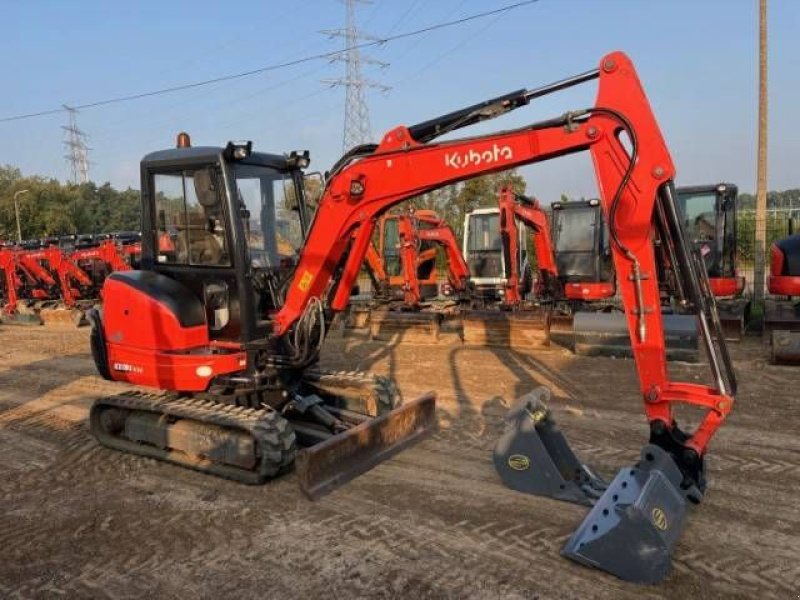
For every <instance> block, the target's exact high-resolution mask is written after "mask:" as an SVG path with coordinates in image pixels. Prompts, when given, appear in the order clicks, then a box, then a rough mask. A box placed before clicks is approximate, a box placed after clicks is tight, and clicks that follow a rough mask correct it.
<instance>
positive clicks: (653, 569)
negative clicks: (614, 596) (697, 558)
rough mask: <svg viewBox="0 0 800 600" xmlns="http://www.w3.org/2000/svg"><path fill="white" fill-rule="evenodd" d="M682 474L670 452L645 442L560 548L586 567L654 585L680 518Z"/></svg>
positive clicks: (683, 513) (678, 531)
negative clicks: (637, 456)
mask: <svg viewBox="0 0 800 600" xmlns="http://www.w3.org/2000/svg"><path fill="white" fill-rule="evenodd" d="M682 479H683V477H682V475H681V472H680V470H679V469H678V467H677V466H676V465H675V463H674V462H673V460H672V458H671V457H670V455H669V454H668V453H667V452H665V451H664V450H662V449H661V448H660V447H658V446H654V445H647V446H645V447H644V449H643V450H642V458H641V461H640V462H639V463H637V465H636V466H634V467H629V468H626V469H622V470H621V471H620V472H619V473H618V474H617V476H616V477H615V478H614V480H613V481H612V482H611V484H610V485H609V486H608V489H607V490H606V492H605V494H603V496H602V497H601V498H600V499H599V500H598V501H597V502H596V503H595V505H594V507H593V508H592V510H591V511H589V514H588V515H587V516H586V518H585V519H584V520H583V522H582V523H581V524H580V526H579V527H578V529H576V530H575V532H574V533H573V534H572V537H570V539H569V541H567V543H566V545H565V546H564V548H563V549H562V551H561V554H562V555H563V556H566V557H567V558H570V559H572V560H574V561H577V562H579V563H581V564H584V565H586V566H590V567H594V568H597V569H601V570H603V571H607V572H609V573H611V574H613V575H616V576H617V577H619V578H620V579H624V580H626V581H632V582H635V583H658V582H659V581H661V580H663V579H664V577H666V575H667V574H668V573H669V570H670V567H671V564H672V558H671V557H672V551H673V548H674V547H675V544H676V543H677V541H678V538H679V537H680V534H681V531H682V530H683V527H684V524H685V520H686V510H687V502H686V500H685V497H684V493H683V492H682V491H681V489H680V484H681V481H682Z"/></svg>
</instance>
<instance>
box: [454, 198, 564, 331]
mask: <svg viewBox="0 0 800 600" xmlns="http://www.w3.org/2000/svg"><path fill="white" fill-rule="evenodd" d="M528 231H530V235H531V240H532V242H533V248H534V252H535V254H536V265H537V272H538V275H537V277H535V278H534V276H533V272H532V270H531V266H530V262H529V258H530V257H528V255H527V240H526V239H525V235H526V234H527V232H528ZM463 247H464V250H463V252H464V256H465V257H466V258H467V264H468V265H469V268H470V274H471V277H470V284H471V285H470V293H471V299H470V304H471V306H470V310H464V311H462V323H463V335H464V341H465V342H466V343H468V344H486V345H499V346H531V345H534V346H536V345H540V344H547V343H548V342H549V336H548V333H549V316H550V311H549V308H550V306H551V305H552V301H553V300H554V299H555V298H558V297H560V296H561V291H560V285H559V281H558V278H557V277H558V273H557V271H556V262H555V256H554V254H553V246H552V243H551V241H550V227H549V224H548V220H547V215H546V214H545V212H544V210H543V209H542V207H541V206H540V205H539V202H538V201H537V200H535V199H533V198H528V197H527V196H523V195H521V194H515V193H514V189H513V188H512V187H511V186H504V187H503V188H502V189H501V190H500V193H499V195H498V206H497V208H479V209H476V210H473V211H471V212H470V213H468V214H467V215H466V217H465V219H464V244H463ZM534 280H535V285H534ZM531 292H533V294H534V297H535V301H534V302H532V301H529V300H528V299H527V298H526V296H527V295H528V294H529V293H531ZM542 303H544V304H546V305H547V309H543V308H542Z"/></svg>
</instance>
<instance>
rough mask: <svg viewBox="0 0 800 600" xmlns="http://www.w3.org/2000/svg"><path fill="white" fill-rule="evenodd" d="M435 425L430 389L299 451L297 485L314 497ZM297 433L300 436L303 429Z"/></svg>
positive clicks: (433, 397)
mask: <svg viewBox="0 0 800 600" xmlns="http://www.w3.org/2000/svg"><path fill="white" fill-rule="evenodd" d="M331 412H334V411H333V410H331ZM347 413H348V411H344V410H341V411H336V412H335V414H336V415H337V417H339V418H341V419H342V420H345V419H346V417H347V416H348V415H347ZM351 414H353V413H351ZM435 425H436V394H434V393H432V392H429V393H427V394H425V395H423V396H421V397H419V398H417V399H416V400H413V401H412V402H409V403H406V404H403V405H402V406H399V407H398V408H395V409H394V410H392V411H390V412H387V413H384V414H382V415H381V416H379V417H375V418H372V419H365V420H362V421H361V422H360V423H359V424H358V425H355V426H354V427H351V428H350V429H347V430H346V431H344V432H342V433H339V434H337V435H335V436H332V437H330V438H328V439H327V440H325V441H323V442H320V443H318V444H315V445H313V446H310V447H308V448H304V449H303V450H301V451H300V452H298V454H297V458H296V460H295V469H296V470H297V475H298V479H299V482H300V488H301V489H302V490H303V492H304V493H305V494H306V495H307V496H308V497H309V498H310V499H312V500H316V499H317V498H319V497H321V496H323V495H325V494H327V493H328V492H330V491H332V490H334V489H335V488H337V487H338V486H340V485H342V484H344V483H347V482H348V481H350V480H351V479H353V478H354V477H357V476H358V475H360V474H361V473H364V472H365V471H368V470H369V469H371V468H372V467H374V466H375V465H377V464H379V463H381V462H383V461H384V460H387V459H389V458H391V457H392V456H394V455H395V454H397V453H398V452H400V451H401V450H403V449H404V448H406V447H407V446H409V445H410V444H413V443H414V442H415V441H417V440H418V439H419V438H420V437H422V436H423V435H425V434H426V433H428V432H430V431H431V430H432V429H433V428H434V427H435ZM297 433H298V434H299V435H300V436H302V431H299V430H298V431H297Z"/></svg>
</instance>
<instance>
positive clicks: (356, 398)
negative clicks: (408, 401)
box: [303, 369, 403, 416]
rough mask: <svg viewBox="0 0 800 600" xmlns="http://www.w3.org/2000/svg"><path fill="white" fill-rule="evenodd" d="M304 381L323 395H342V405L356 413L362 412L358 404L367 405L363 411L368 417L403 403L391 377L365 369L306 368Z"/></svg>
mask: <svg viewBox="0 0 800 600" xmlns="http://www.w3.org/2000/svg"><path fill="white" fill-rule="evenodd" d="M303 383H305V384H307V385H309V386H310V387H312V388H313V389H314V390H315V391H317V392H319V393H321V394H323V395H332V396H337V397H340V398H343V399H344V401H345V404H348V405H351V404H352V406H353V408H354V409H355V410H357V411H358V412H364V411H363V410H358V409H357V407H358V406H366V408H367V410H366V414H369V415H370V416H377V415H381V414H383V413H386V412H389V411H391V410H393V409H395V408H397V407H398V406H400V405H401V404H402V403H403V398H402V396H401V394H400V391H399V390H398V389H397V386H396V385H395V383H394V382H393V381H392V380H391V379H389V378H388V377H384V376H382V375H375V374H373V373H366V372H364V371H327V370H322V369H309V370H307V371H306V372H305V373H303ZM349 407H350V406H348V408H349Z"/></svg>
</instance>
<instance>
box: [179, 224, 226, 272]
mask: <svg viewBox="0 0 800 600" xmlns="http://www.w3.org/2000/svg"><path fill="white" fill-rule="evenodd" d="M210 222H212V220H211V219H209V218H208V217H207V216H206V215H205V214H202V213H198V212H189V213H180V214H179V215H178V216H177V219H176V223H175V229H177V231H178V237H177V239H176V240H175V251H176V257H177V261H178V262H179V263H188V264H193V265H219V264H220V261H221V259H222V246H221V245H220V243H219V241H218V240H217V238H216V237H215V236H214V234H213V233H211V231H209V225H210Z"/></svg>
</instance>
